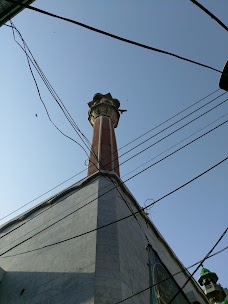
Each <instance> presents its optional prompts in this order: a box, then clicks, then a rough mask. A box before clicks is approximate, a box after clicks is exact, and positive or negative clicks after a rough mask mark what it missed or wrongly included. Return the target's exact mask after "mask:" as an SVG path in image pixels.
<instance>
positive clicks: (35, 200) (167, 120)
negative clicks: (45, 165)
mask: <svg viewBox="0 0 228 304" xmlns="http://www.w3.org/2000/svg"><path fill="white" fill-rule="evenodd" d="M7 26H8V25H7ZM23 51H24V49H23ZM217 91H219V89H218V90H215V91H213V92H212V93H210V94H208V95H207V96H205V97H203V98H201V99H200V100H198V101H196V102H194V103H193V104H192V105H190V106H188V107H187V108H185V109H184V110H182V111H180V112H178V113H177V114H175V115H173V116H172V117H170V118H168V119H166V120H165V121H163V122H162V123H160V124H158V125H157V126H155V127H154V128H152V129H150V130H149V131H147V132H145V133H143V134H142V135H140V136H139V137H137V138H136V139H134V140H132V141H130V142H129V143H127V144H126V145H124V146H122V147H121V148H119V149H118V150H121V149H123V148H124V147H126V146H128V145H129V144H131V143H133V142H135V141H136V140H138V139H140V138H141V137H143V136H144V135H146V134H148V133H149V132H151V131H153V130H155V129H157V128H158V127H160V126H162V125H163V124H165V123H166V122H168V121H170V120H171V119H173V118H175V117H176V116H178V115H180V114H181V113H183V112H185V111H186V110H188V109H189V108H191V107H193V106H194V105H196V104H198V103H199V102H201V101H203V100H204V99H206V98H207V97H209V96H211V95H213V94H214V93H216V92H217ZM222 95H223V94H221V95H219V96H218V97H217V98H219V97H221V96H222ZM215 99H216V98H215ZM215 99H213V100H215ZM115 152H116V151H115ZM102 160H103V159H102ZM102 160H101V161H102ZM86 170H87V168H86V169H84V170H82V171H80V172H78V173H77V174H75V175H73V176H71V177H70V178H68V179H66V180H64V181H63V182H61V183H60V184H58V185H56V186H55V187H53V188H51V189H50V190H48V191H46V192H44V193H43V194H41V195H39V196H37V197H36V198H34V199H32V200H30V201H29V202H28V203H26V204H24V205H22V206H21V207H19V208H17V209H16V210H14V211H12V212H10V213H8V214H6V215H5V216H3V217H2V218H0V220H3V219H5V218H7V217H8V216H10V215H12V214H13V213H15V212H17V211H19V210H21V209H22V208H24V207H25V206H27V205H29V204H31V203H32V202H34V201H36V200H37V199H39V198H41V197H42V196H44V195H45V194H47V193H49V192H51V191H52V190H54V189H56V188H58V187H59V186H61V185H63V184H64V183H66V182H68V181H69V180H71V179H73V178H74V177H76V176H78V175H79V174H81V173H83V172H85V171H86Z"/></svg>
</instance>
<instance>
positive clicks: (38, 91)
mask: <svg viewBox="0 0 228 304" xmlns="http://www.w3.org/2000/svg"><path fill="white" fill-rule="evenodd" d="M6 26H9V25H6ZM9 27H11V28H12V29H13V30H14V29H15V28H14V27H13V26H9ZM13 36H14V39H15V35H14V32H13ZM15 41H16V40H15ZM16 42H17V41H16ZM24 51H25V54H26V58H27V62H28V65H29V70H30V72H31V75H32V78H33V80H34V83H35V86H36V90H37V93H38V95H39V98H40V101H41V102H42V104H43V107H44V109H45V112H46V114H47V116H48V119H49V121H50V122H51V123H52V124H53V126H54V127H55V128H56V129H57V130H58V131H59V132H60V133H61V134H62V135H63V136H65V137H66V138H68V139H70V140H71V141H73V142H75V143H76V144H77V145H79V146H80V147H81V148H82V149H83V150H84V152H85V153H86V155H87V156H88V153H87V152H86V150H85V148H84V147H83V146H82V145H81V144H80V143H79V142H77V141H76V140H75V139H73V138H72V137H70V136H68V135H66V134H65V133H64V132H62V131H61V130H60V128H59V127H57V125H56V124H55V123H54V122H53V120H52V119H51V117H50V114H49V112H48V109H47V107H46V105H45V103H44V101H43V99H42V97H41V93H40V90H39V86H38V84H37V81H36V78H35V76H34V73H33V71H32V67H31V65H30V61H29V56H28V54H27V51H26V49H24Z"/></svg>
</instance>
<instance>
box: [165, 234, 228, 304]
mask: <svg viewBox="0 0 228 304" xmlns="http://www.w3.org/2000/svg"><path fill="white" fill-rule="evenodd" d="M227 230H228V228H226V230H225V231H224V232H223V233H222V235H221V236H220V238H219V239H218V241H217V242H216V243H215V245H214V246H213V247H212V248H211V250H210V251H209V252H208V253H207V254H206V256H205V257H204V258H203V260H202V261H201V262H200V264H199V265H198V266H197V267H196V269H195V270H194V271H193V273H192V274H191V275H190V277H189V278H188V279H187V281H186V282H185V283H184V284H183V285H182V287H181V288H180V289H179V290H178V292H177V293H176V294H175V295H174V296H173V297H172V299H171V300H170V301H169V303H168V304H170V303H172V302H173V300H174V299H175V298H176V297H177V296H178V294H179V293H180V292H181V291H182V290H183V289H184V287H185V286H186V285H187V284H188V282H189V281H190V280H191V278H192V277H193V276H194V274H195V273H196V271H197V270H198V269H199V268H200V266H202V264H203V262H204V261H205V260H206V259H207V258H208V257H209V255H210V254H211V253H212V251H213V250H214V249H215V247H217V245H218V244H219V243H220V242H221V240H222V239H223V237H224V236H225V235H226V233H227Z"/></svg>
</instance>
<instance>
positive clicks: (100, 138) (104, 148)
mask: <svg viewBox="0 0 228 304" xmlns="http://www.w3.org/2000/svg"><path fill="white" fill-rule="evenodd" d="M88 105H89V107H90V111H89V118H88V119H89V121H90V123H91V125H92V127H93V130H94V131H93V140H92V148H91V152H90V159H89V165H88V176H89V175H91V174H93V173H95V172H97V171H99V170H106V171H114V172H116V173H117V174H118V175H120V173H119V161H118V152H117V145H116V137H115V131H114V128H116V127H117V125H118V121H119V111H118V108H119V105H120V103H119V101H118V100H117V99H113V98H112V96H111V94H106V95H102V94H96V95H95V96H94V98H93V100H92V101H91V102H89V103H88Z"/></svg>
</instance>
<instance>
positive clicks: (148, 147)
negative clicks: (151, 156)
mask: <svg viewBox="0 0 228 304" xmlns="http://www.w3.org/2000/svg"><path fill="white" fill-rule="evenodd" d="M223 94H224V93H223ZM227 100H228V98H227V99H225V100H223V101H222V102H220V103H219V104H218V105H216V106H214V107H212V108H210V109H209V110H207V111H206V112H204V113H202V114H200V115H199V116H197V117H196V118H194V119H192V120H190V121H189V122H187V123H186V124H184V125H183V126H181V127H179V128H178V129H176V130H174V131H173V132H171V133H169V134H168V135H166V136H164V137H162V138H161V139H159V140H158V141H156V142H155V143H153V144H151V145H149V146H147V147H146V148H144V149H143V150H141V151H139V152H137V153H136V154H134V155H133V156H131V157H129V158H128V159H127V160H125V161H123V162H122V163H121V164H120V165H123V164H124V163H126V162H128V161H129V160H131V159H132V158H134V157H136V156H138V155H139V154H141V153H143V152H145V151H146V150H148V149H150V148H151V147H153V146H154V145H156V144H157V143H159V142H161V141H162V140H164V139H166V138H168V137H169V136H171V135H173V134H175V133H176V132H178V131H179V130H181V129H183V128H184V127H186V126H188V125H189V124H191V123H192V122H194V121H196V120H197V119H199V118H201V117H202V116H204V115H206V114H208V113H209V112H211V111H212V110H214V109H216V108H217V107H219V106H221V105H222V104H224V103H225V102H227ZM196 111H198V109H197V110H196ZM194 112H195V111H194ZM190 114H191V113H190ZM187 116H188V115H187ZM181 120H182V119H180V120H179V121H181ZM179 121H178V122H179ZM176 123H177V122H175V123H173V124H172V125H170V126H168V127H167V128H165V129H163V130H161V131H160V132H158V133H156V134H155V135H153V136H151V137H150V138H149V139H151V138H153V137H155V136H157V135H158V134H160V133H162V132H164V131H165V130H167V129H169V128H170V127H172V126H173V125H175V124H176ZM149 139H147V140H144V142H143V143H145V142H146V141H148V140H149ZM140 145H141V144H138V145H137V146H135V147H134V148H137V147H138V146H140ZM134 148H132V149H131V150H129V151H127V152H130V151H132V150H133V149H134ZM127 152H125V153H123V154H122V155H120V157H121V156H123V155H125V154H126V153H127Z"/></svg>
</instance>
